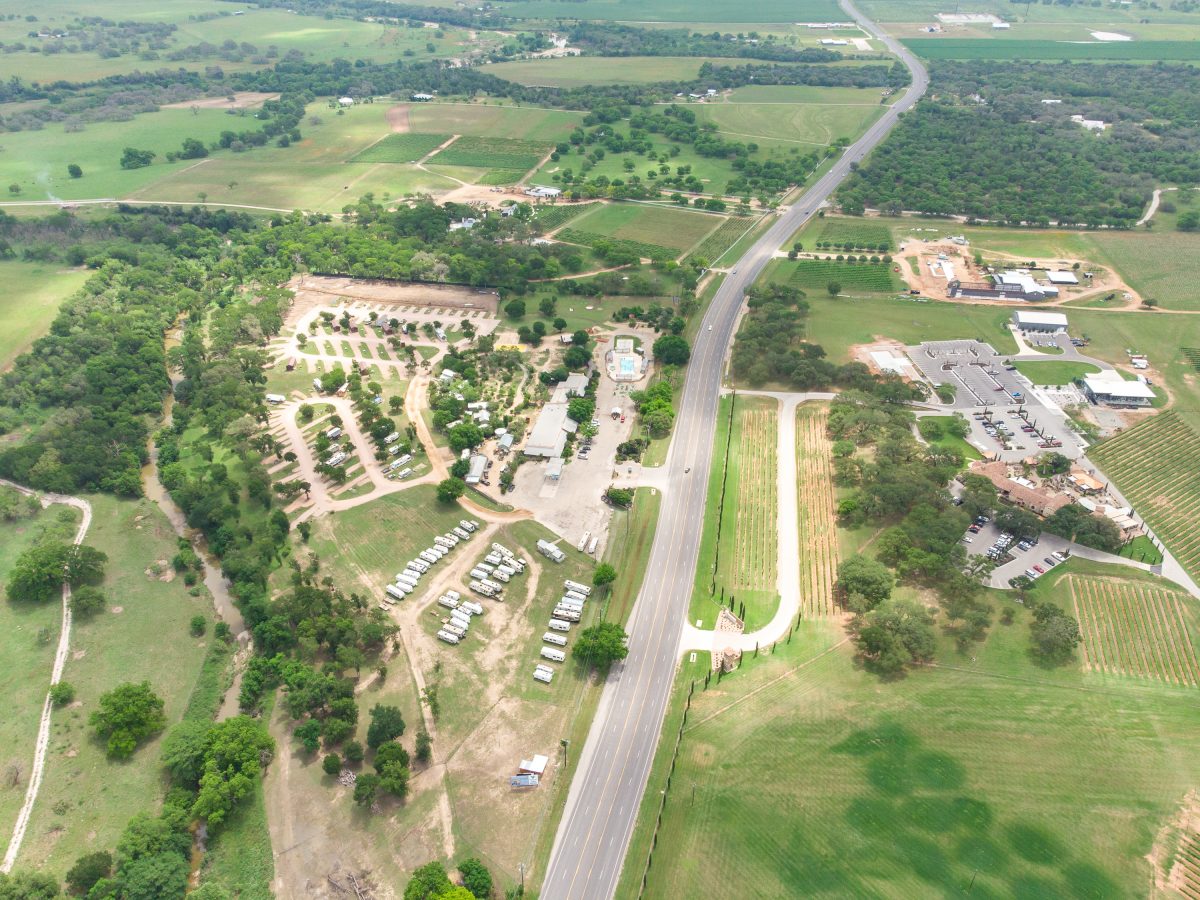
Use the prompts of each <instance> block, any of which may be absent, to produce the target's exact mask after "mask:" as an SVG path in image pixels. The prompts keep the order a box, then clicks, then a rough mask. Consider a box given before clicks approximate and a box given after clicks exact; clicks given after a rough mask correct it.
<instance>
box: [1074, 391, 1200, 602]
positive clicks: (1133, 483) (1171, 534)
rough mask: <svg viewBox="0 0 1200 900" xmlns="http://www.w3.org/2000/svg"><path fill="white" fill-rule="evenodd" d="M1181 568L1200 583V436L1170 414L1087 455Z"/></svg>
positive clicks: (1163, 414)
mask: <svg viewBox="0 0 1200 900" xmlns="http://www.w3.org/2000/svg"><path fill="white" fill-rule="evenodd" d="M1088 455H1089V457H1090V458H1091V459H1092V460H1094V461H1095V462H1096V464H1097V465H1099V466H1100V467H1101V469H1103V471H1104V473H1105V474H1106V475H1108V477H1109V478H1111V479H1112V480H1113V481H1114V482H1115V483H1116V485H1117V487H1118V488H1120V490H1121V493H1123V494H1124V495H1125V496H1126V498H1128V500H1129V502H1130V503H1132V504H1133V508H1134V510H1135V511H1136V512H1137V514H1138V515H1140V516H1142V517H1143V518H1144V519H1145V520H1146V521H1147V522H1148V523H1150V527H1151V528H1153V529H1154V533H1155V534H1156V535H1158V538H1159V540H1161V541H1163V542H1164V543H1165V544H1166V545H1167V549H1168V550H1170V551H1171V552H1172V553H1173V554H1174V555H1175V558H1176V559H1178V560H1179V563H1180V565H1182V566H1183V567H1184V569H1186V570H1187V572H1188V574H1189V575H1191V576H1192V578H1194V579H1200V532H1198V531H1197V530H1196V527H1195V522H1196V516H1197V515H1198V514H1200V483H1197V480H1196V473H1197V472H1200V434H1197V432H1196V431H1195V430H1194V429H1193V428H1190V427H1189V426H1188V425H1187V423H1185V422H1184V421H1182V420H1181V419H1180V418H1179V416H1178V414H1176V413H1175V412H1174V411H1171V410H1168V411H1166V412H1162V413H1159V414H1158V415H1156V416H1154V417H1153V418H1151V419H1148V420H1147V421H1145V422H1143V423H1142V424H1140V425H1138V426H1136V427H1134V428H1130V429H1128V430H1127V431H1123V432H1121V433H1120V434H1119V435H1117V436H1116V437H1114V438H1110V439H1109V440H1107V441H1105V442H1104V443H1102V444H1100V445H1099V446H1098V447H1095V448H1093V449H1092V450H1090V451H1088Z"/></svg>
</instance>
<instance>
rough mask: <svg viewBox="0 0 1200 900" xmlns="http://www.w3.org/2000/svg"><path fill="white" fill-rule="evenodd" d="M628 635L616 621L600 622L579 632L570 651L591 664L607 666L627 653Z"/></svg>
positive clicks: (601, 666) (577, 657)
mask: <svg viewBox="0 0 1200 900" xmlns="http://www.w3.org/2000/svg"><path fill="white" fill-rule="evenodd" d="M628 641H629V635H627V634H626V633H625V629H623V628H622V627H621V626H620V625H618V624H617V623H616V622H600V623H598V624H596V625H591V626H589V627H587V628H585V629H583V631H581V632H579V637H578V638H577V639H576V641H575V646H574V647H572V648H571V652H572V653H573V654H574V655H575V658H576V659H580V660H582V661H584V662H586V663H589V664H591V665H593V666H599V667H600V668H607V667H608V666H609V665H611V664H612V663H614V662H616V661H617V660H619V659H624V658H625V657H626V656H628V655H629V645H628Z"/></svg>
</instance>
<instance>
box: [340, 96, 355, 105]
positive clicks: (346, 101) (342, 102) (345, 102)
mask: <svg viewBox="0 0 1200 900" xmlns="http://www.w3.org/2000/svg"><path fill="white" fill-rule="evenodd" d="M353 105H354V98H353V97H338V106H353Z"/></svg>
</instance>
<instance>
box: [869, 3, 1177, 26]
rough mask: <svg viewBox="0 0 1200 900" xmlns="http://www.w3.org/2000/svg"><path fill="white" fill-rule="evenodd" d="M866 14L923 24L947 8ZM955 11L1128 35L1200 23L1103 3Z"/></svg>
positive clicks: (899, 7)
mask: <svg viewBox="0 0 1200 900" xmlns="http://www.w3.org/2000/svg"><path fill="white" fill-rule="evenodd" d="M860 8H861V9H862V11H863V12H864V13H865V14H866V15H868V16H869V17H871V18H873V19H874V20H875V21H876V22H922V23H928V22H932V21H933V20H934V16H936V15H937V14H938V13H941V12H946V11H947V7H946V4H945V3H943V2H940V0H863V4H862V6H861V7H860ZM954 11H958V12H962V13H991V14H993V15H999V16H1001V17H1002V18H1003V19H1004V20H1005V21H1006V22H1017V23H1036V24H1038V25H1047V24H1056V23H1063V22H1087V23H1093V24H1096V25H1117V24H1119V25H1121V28H1120V29H1119V30H1121V31H1125V30H1127V27H1128V26H1129V25H1132V24H1134V23H1136V22H1139V21H1143V20H1149V21H1151V22H1155V23H1192V24H1195V23H1196V22H1197V21H1200V17H1197V16H1196V15H1195V14H1193V13H1188V12H1185V11H1183V10H1182V9H1164V8H1162V7H1161V6H1160V7H1158V8H1152V7H1149V6H1148V5H1147V6H1142V5H1137V4H1128V5H1126V4H1117V3H1102V4H1100V5H1099V6H1092V5H1091V4H1090V3H1073V4H1070V5H1066V4H1061V3H1054V4H1049V3H1024V4H1016V3H1013V4H1009V5H1006V6H1004V7H1002V8H997V6H996V4H995V3H993V2H991V0H958V2H956V3H955V4H954Z"/></svg>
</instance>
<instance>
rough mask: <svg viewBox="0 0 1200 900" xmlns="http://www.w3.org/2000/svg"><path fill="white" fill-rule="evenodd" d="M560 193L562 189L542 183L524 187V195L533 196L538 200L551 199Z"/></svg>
mask: <svg viewBox="0 0 1200 900" xmlns="http://www.w3.org/2000/svg"><path fill="white" fill-rule="evenodd" d="M561 195H562V191H561V190H559V189H558V188H556V187H546V186H545V185H542V184H536V185H534V186H533V187H531V188H526V189H525V196H527V197H534V198H536V199H538V200H553V199H554V198H556V197H559V196H561Z"/></svg>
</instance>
